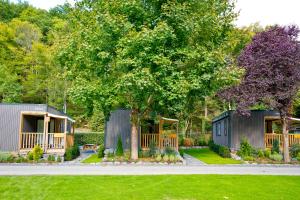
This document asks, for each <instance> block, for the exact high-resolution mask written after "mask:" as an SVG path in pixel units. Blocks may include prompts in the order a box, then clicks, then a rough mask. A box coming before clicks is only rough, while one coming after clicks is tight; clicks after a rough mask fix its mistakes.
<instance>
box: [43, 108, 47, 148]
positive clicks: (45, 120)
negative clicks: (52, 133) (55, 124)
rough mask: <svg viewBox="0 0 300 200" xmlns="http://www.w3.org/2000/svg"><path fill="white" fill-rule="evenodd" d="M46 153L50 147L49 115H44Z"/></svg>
mask: <svg viewBox="0 0 300 200" xmlns="http://www.w3.org/2000/svg"><path fill="white" fill-rule="evenodd" d="M43 137H44V153H47V149H48V116H47V114H45V115H44V135H43Z"/></svg>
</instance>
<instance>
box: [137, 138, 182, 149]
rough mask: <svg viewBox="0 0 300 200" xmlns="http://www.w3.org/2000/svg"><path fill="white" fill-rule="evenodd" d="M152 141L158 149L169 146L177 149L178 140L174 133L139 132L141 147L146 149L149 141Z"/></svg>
mask: <svg viewBox="0 0 300 200" xmlns="http://www.w3.org/2000/svg"><path fill="white" fill-rule="evenodd" d="M151 141H154V142H155V144H156V146H157V147H158V148H160V149H163V148H166V147H171V148H174V149H176V150H177V149H178V140H177V136H176V134H168V135H166V134H161V135H159V134H141V147H142V148H143V149H148V148H149V147H150V142H151Z"/></svg>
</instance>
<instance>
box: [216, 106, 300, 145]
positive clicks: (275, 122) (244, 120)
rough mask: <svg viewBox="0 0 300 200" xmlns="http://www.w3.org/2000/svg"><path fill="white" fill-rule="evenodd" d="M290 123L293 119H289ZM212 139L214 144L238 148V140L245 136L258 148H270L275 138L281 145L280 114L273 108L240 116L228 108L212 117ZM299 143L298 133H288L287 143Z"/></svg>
mask: <svg viewBox="0 0 300 200" xmlns="http://www.w3.org/2000/svg"><path fill="white" fill-rule="evenodd" d="M291 122H292V123H295V120H293V119H291ZM212 127H213V130H212V132H213V140H214V142H215V143H216V144H219V145H223V146H228V147H229V148H230V149H232V150H238V149H239V147H240V142H241V140H242V139H243V138H246V139H247V140H248V141H249V143H250V144H251V145H252V146H253V147H255V148H260V149H265V148H271V147H272V145H273V143H274V141H275V139H277V140H278V141H279V143H280V145H281V146H282V127H281V121H280V114H279V112H277V111H273V110H251V115H250V116H249V117H247V116H240V115H239V114H237V113H236V112H235V111H233V110H230V111H227V112H224V113H222V114H221V115H219V116H218V117H216V118H214V119H213V122H212ZM295 143H299V144H300V134H299V133H298V134H296V133H295V134H293V133H290V134H289V145H290V146H291V145H292V144H295Z"/></svg>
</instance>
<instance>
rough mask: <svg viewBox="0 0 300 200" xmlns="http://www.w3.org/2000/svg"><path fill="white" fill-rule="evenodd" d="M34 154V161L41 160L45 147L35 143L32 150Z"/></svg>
mask: <svg viewBox="0 0 300 200" xmlns="http://www.w3.org/2000/svg"><path fill="white" fill-rule="evenodd" d="M32 156H33V160H34V161H39V160H40V159H41V158H42V156H43V149H42V148H41V147H40V146H39V145H35V146H34V148H33V150H32Z"/></svg>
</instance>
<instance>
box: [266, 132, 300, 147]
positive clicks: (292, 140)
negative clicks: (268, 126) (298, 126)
mask: <svg viewBox="0 0 300 200" xmlns="http://www.w3.org/2000/svg"><path fill="white" fill-rule="evenodd" d="M275 140H278V141H279V144H280V147H282V146H283V135H282V134H275V133H266V134H265V147H266V148H272V145H273V143H274V141H275ZM293 144H300V134H289V147H290V146H292V145H293Z"/></svg>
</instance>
